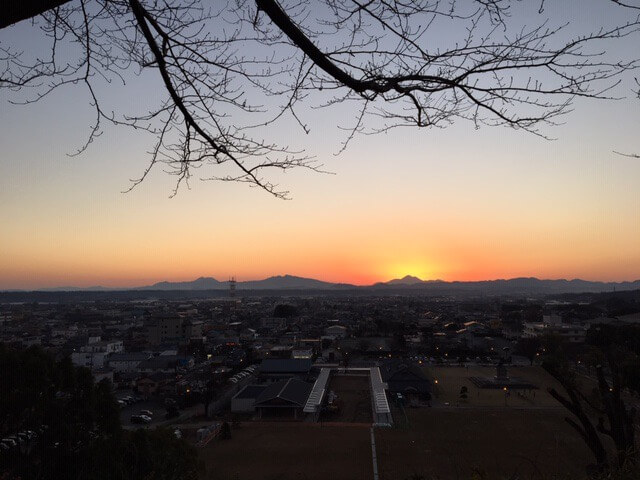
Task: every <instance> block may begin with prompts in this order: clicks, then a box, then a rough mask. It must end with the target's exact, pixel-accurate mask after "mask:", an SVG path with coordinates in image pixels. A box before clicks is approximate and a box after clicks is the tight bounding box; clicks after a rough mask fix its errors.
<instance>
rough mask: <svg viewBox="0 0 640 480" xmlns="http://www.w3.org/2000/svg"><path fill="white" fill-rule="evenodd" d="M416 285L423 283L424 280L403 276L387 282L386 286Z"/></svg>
mask: <svg viewBox="0 0 640 480" xmlns="http://www.w3.org/2000/svg"><path fill="white" fill-rule="evenodd" d="M418 283H424V280H422V279H420V278H418V277H414V276H413V275H405V276H404V277H402V278H395V279H393V280H389V281H388V282H387V285H416V284H418Z"/></svg>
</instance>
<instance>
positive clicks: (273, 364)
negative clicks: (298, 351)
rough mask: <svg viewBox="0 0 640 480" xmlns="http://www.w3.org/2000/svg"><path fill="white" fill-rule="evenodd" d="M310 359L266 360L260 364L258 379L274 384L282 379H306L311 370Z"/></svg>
mask: <svg viewBox="0 0 640 480" xmlns="http://www.w3.org/2000/svg"><path fill="white" fill-rule="evenodd" d="M311 365H312V363H311V360H310V359H298V358H266V359H264V360H262V363H261V364H260V377H261V378H262V380H264V381H265V382H275V381H278V380H282V379H288V378H294V377H295V378H298V379H300V380H302V379H306V378H307V377H308V375H309V371H310V370H311Z"/></svg>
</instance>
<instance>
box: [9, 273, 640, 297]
mask: <svg viewBox="0 0 640 480" xmlns="http://www.w3.org/2000/svg"><path fill="white" fill-rule="evenodd" d="M236 288H237V290H238V291H242V290H312V291H313V290H325V291H345V290H358V291H371V292H372V293H376V292H392V293H393V292H394V291H397V292H398V293H400V292H401V291H403V290H410V291H411V292H412V293H423V292H424V293H425V294H436V295H450V294H456V293H467V294H485V295H508V294H558V293H597V292H606V291H614V290H618V291H621V290H636V289H640V280H635V281H632V282H594V281H588V280H580V279H573V280H565V279H559V280H541V279H538V278H533V277H529V278H512V279H500V280H483V281H473V282H458V281H453V282H447V281H443V280H421V279H420V278H417V277H414V276H411V275H407V276H405V277H403V278H397V279H393V280H389V281H388V282H379V283H376V284H373V285H368V286H358V285H351V284H347V283H331V282H324V281H321V280H316V279H313V278H304V277H296V276H293V275H278V276H273V277H269V278H265V279H263V280H250V281H244V282H237V283H236ZM227 289H229V282H228V281H220V280H217V279H215V278H213V277H200V278H197V279H196V280H193V281H188V282H169V281H163V282H158V283H154V284H153V285H146V286H141V287H134V288H107V287H99V286H97V287H85V288H78V287H57V288H47V289H40V290H39V291H43V292H45V291H47V292H61V291H150V290H156V291H157V290H161V291H180V290H188V291H203V290H227ZM13 291H16V290H13Z"/></svg>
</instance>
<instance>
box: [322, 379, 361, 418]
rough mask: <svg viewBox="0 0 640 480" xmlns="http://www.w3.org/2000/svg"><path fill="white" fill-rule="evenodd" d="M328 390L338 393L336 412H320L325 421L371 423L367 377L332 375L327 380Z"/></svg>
mask: <svg viewBox="0 0 640 480" xmlns="http://www.w3.org/2000/svg"><path fill="white" fill-rule="evenodd" d="M328 391H334V392H335V393H336V394H337V395H338V400H337V403H338V405H340V410H339V411H338V412H326V413H323V414H322V420H323V421H327V422H348V423H352V422H353V423H371V422H372V415H371V408H372V407H371V393H370V386H369V378H368V377H365V376H347V375H334V376H332V377H331V379H330V380H329V385H328Z"/></svg>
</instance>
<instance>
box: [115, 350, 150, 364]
mask: <svg viewBox="0 0 640 480" xmlns="http://www.w3.org/2000/svg"><path fill="white" fill-rule="evenodd" d="M150 356H151V354H149V353H147V352H118V353H112V354H111V355H109V361H110V362H137V361H140V362H141V361H143V360H147V359H148V358H149V357H150Z"/></svg>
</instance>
